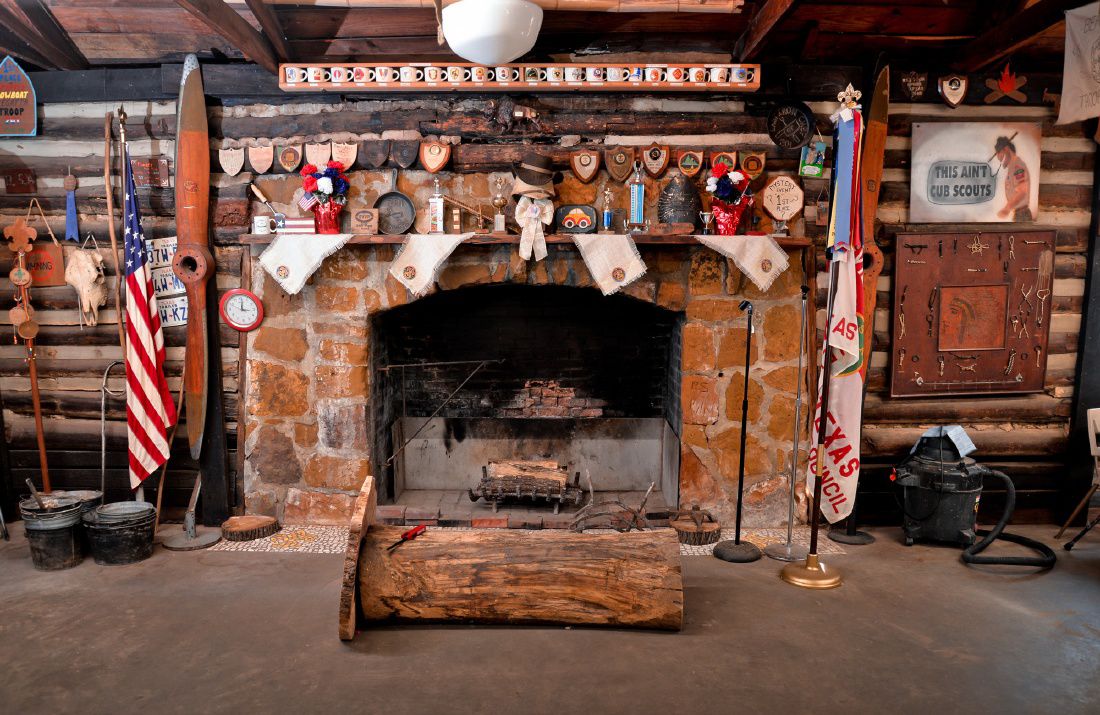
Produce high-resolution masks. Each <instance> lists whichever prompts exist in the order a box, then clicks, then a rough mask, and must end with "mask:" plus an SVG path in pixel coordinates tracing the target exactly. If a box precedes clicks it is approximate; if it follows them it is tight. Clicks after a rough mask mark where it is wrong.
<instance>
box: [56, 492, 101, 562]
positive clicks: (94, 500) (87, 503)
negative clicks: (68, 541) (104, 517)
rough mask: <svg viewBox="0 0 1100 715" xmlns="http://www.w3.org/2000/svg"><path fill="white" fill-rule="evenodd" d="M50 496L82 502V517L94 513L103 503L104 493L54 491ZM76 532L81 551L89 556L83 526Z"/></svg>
mask: <svg viewBox="0 0 1100 715" xmlns="http://www.w3.org/2000/svg"><path fill="white" fill-rule="evenodd" d="M50 496H54V497H70V498H72V499H76V500H77V501H79V502H80V507H81V516H83V515H84V514H87V513H88V512H90V511H92V510H93V509H95V508H96V507H97V506H99V505H100V504H101V503H102V502H103V492H101V491H99V490H98V489H54V490H53V491H52V492H50ZM76 531H77V538H78V539H79V540H80V549H81V551H82V552H83V554H84V555H85V556H87V555H88V554H89V553H91V546H90V545H89V544H88V534H87V532H85V531H84V526H83V525H81V526H79V527H78V528H77V530H76Z"/></svg>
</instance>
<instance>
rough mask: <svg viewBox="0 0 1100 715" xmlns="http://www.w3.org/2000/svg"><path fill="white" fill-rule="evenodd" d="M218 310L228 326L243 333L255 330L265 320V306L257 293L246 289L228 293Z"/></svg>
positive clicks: (237, 289)
mask: <svg viewBox="0 0 1100 715" xmlns="http://www.w3.org/2000/svg"><path fill="white" fill-rule="evenodd" d="M218 310H219V311H220V312H221V315H222V320H224V321H225V324H226V325H228V326H229V327H231V328H233V329H234V330H239V331H241V332H242V333H247V332H248V331H250V330H255V329H256V326H258V325H259V324H260V323H261V322H262V321H263V319H264V304H263V303H261V302H260V299H259V298H258V297H257V296H256V294H255V293H253V292H252V291H250V290H245V289H244V288H233V289H232V290H228V291H226V292H225V295H223V296H222V299H221V301H220V302H219V303H218Z"/></svg>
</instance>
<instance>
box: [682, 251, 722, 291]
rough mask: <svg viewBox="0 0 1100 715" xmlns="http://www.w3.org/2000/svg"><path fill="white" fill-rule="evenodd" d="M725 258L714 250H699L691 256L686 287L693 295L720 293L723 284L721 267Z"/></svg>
mask: <svg viewBox="0 0 1100 715" xmlns="http://www.w3.org/2000/svg"><path fill="white" fill-rule="evenodd" d="M724 263H725V259H724V258H722V256H720V255H718V254H717V253H715V252H714V251H700V252H696V253H694V254H693V255H692V256H691V267H690V268H689V269H688V288H689V290H690V291H691V294H692V295H693V296H696V295H720V294H721V293H722V290H723V288H724V287H725V286H724V276H723V275H722V273H723V271H722V267H723V264H724Z"/></svg>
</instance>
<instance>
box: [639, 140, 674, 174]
mask: <svg viewBox="0 0 1100 715" xmlns="http://www.w3.org/2000/svg"><path fill="white" fill-rule="evenodd" d="M668 157H669V151H668V147H667V146H660V145H659V144H650V145H649V146H647V147H646V148H645V149H643V150H642V166H644V167H645V173H647V174H649V175H650V176H652V177H653V178H654V179H659V178H661V176H662V175H663V174H664V173H665V171H666V170H667V169H668Z"/></svg>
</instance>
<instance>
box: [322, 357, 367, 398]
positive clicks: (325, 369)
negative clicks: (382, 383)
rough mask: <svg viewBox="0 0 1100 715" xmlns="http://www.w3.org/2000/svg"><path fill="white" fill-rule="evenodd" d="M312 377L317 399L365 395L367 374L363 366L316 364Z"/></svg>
mask: <svg viewBox="0 0 1100 715" xmlns="http://www.w3.org/2000/svg"><path fill="white" fill-rule="evenodd" d="M313 377H314V395H315V397H316V398H317V399H323V398H326V397H331V398H340V397H366V396H367V387H368V384H369V382H368V380H369V375H368V372H367V368H366V367H365V366H362V365H358V366H346V365H318V366H316V367H315V368H314V371H313Z"/></svg>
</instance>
